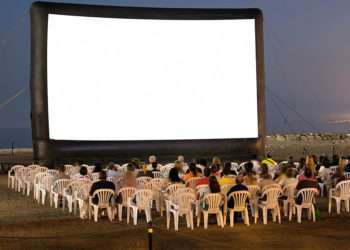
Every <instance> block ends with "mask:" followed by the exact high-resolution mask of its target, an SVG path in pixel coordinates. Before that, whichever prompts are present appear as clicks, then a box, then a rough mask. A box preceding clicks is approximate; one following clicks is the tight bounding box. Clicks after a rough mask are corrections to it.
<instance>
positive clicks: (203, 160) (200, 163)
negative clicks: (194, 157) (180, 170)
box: [198, 158, 207, 167]
mask: <svg viewBox="0 0 350 250" xmlns="http://www.w3.org/2000/svg"><path fill="white" fill-rule="evenodd" d="M198 164H199V165H201V166H204V167H206V166H207V161H206V160H205V159H203V158H201V159H199V160H198Z"/></svg>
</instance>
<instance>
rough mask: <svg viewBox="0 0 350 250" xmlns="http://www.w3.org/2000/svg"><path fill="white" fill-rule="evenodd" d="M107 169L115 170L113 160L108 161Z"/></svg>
mask: <svg viewBox="0 0 350 250" xmlns="http://www.w3.org/2000/svg"><path fill="white" fill-rule="evenodd" d="M107 168H108V169H109V170H114V171H117V167H116V166H115V165H114V162H110V163H108V167H107Z"/></svg>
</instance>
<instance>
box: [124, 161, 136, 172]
mask: <svg viewBox="0 0 350 250" xmlns="http://www.w3.org/2000/svg"><path fill="white" fill-rule="evenodd" d="M126 169H127V171H128V172H134V170H135V166H134V164H132V163H128V165H126Z"/></svg>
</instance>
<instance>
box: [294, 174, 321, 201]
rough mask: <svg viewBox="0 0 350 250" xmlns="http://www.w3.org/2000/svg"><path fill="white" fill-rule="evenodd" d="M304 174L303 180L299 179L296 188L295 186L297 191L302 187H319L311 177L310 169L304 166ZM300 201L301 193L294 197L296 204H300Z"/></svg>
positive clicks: (301, 199)
mask: <svg viewBox="0 0 350 250" xmlns="http://www.w3.org/2000/svg"><path fill="white" fill-rule="evenodd" d="M304 176H305V178H304V179H303V180H301V181H299V182H298V184H297V186H296V188H295V189H296V190H297V192H298V191H300V190H302V189H304V188H317V189H319V186H318V183H317V181H316V180H315V179H313V178H312V171H311V169H309V168H305V171H304ZM302 202H303V198H302V197H301V195H299V196H298V197H296V200H295V203H296V204H298V205H300V204H301V203H302Z"/></svg>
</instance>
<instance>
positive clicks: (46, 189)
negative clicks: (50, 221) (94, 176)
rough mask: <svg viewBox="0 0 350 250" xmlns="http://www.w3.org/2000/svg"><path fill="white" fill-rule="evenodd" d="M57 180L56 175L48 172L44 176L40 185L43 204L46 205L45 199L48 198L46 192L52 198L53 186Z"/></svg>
mask: <svg viewBox="0 0 350 250" xmlns="http://www.w3.org/2000/svg"><path fill="white" fill-rule="evenodd" d="M54 180H55V177H54V176H52V175H50V174H47V175H45V176H44V177H43V179H42V181H41V183H40V185H39V197H40V194H41V204H42V205H45V200H46V194H47V193H48V194H49V197H50V198H51V194H50V192H51V186H52V184H53V182H54Z"/></svg>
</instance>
